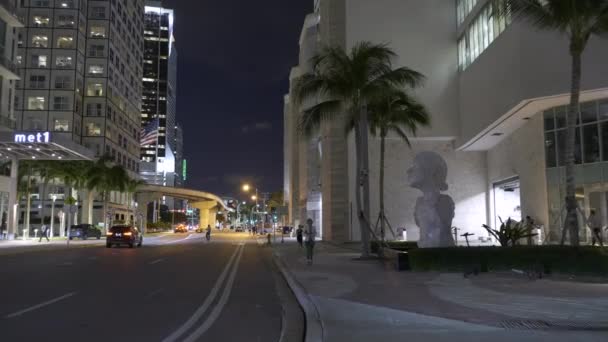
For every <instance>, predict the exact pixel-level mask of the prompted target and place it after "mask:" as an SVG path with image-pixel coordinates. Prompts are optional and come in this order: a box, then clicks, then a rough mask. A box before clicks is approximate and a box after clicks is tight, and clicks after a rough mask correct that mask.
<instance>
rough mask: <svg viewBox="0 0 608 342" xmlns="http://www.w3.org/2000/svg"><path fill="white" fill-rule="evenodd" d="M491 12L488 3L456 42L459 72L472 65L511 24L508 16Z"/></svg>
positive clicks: (491, 7) (491, 5)
mask: <svg viewBox="0 0 608 342" xmlns="http://www.w3.org/2000/svg"><path fill="white" fill-rule="evenodd" d="M493 12H494V10H493V4H492V3H489V4H488V5H486V6H485V7H484V8H483V9H482V10H481V11H480V12H479V15H478V16H477V17H476V18H475V19H473V20H472V21H471V24H470V25H469V26H468V27H467V29H466V30H465V32H464V34H463V35H462V37H460V39H459V40H458V65H459V67H460V70H464V69H466V68H467V67H468V66H469V65H471V64H473V62H474V61H475V60H476V59H477V57H479V56H480V55H481V53H482V52H483V51H484V50H485V49H487V48H488V46H490V44H491V43H492V42H493V41H494V40H495V39H496V38H497V37H498V36H499V35H500V34H501V33H503V32H504V30H505V29H506V28H507V26H508V25H509V24H510V23H511V17H510V16H506V17H505V16H497V15H494V13H493Z"/></svg>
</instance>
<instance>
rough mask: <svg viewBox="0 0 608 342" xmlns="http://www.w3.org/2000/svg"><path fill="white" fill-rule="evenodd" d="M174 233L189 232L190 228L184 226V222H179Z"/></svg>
mask: <svg viewBox="0 0 608 342" xmlns="http://www.w3.org/2000/svg"><path fill="white" fill-rule="evenodd" d="M173 232H174V233H187V232H188V228H186V226H184V225H183V224H178V225H177V226H176V227H175V229H174V230H173Z"/></svg>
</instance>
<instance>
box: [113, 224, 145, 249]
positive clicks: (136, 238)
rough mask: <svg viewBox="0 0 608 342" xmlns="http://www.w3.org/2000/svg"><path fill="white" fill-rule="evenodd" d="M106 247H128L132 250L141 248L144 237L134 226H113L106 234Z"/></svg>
mask: <svg viewBox="0 0 608 342" xmlns="http://www.w3.org/2000/svg"><path fill="white" fill-rule="evenodd" d="M106 235H107V238H106V247H107V248H112V246H114V245H116V246H120V245H127V246H129V247H130V248H133V247H135V246H137V247H141V245H142V244H143V242H144V237H143V235H142V233H141V232H140V231H139V229H137V228H135V227H133V226H113V227H112V228H110V231H109V232H108V233H107V234H106Z"/></svg>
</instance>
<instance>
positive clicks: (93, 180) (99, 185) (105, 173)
mask: <svg viewBox="0 0 608 342" xmlns="http://www.w3.org/2000/svg"><path fill="white" fill-rule="evenodd" d="M111 160H112V158H111V157H107V156H105V157H102V158H99V160H98V161H97V162H95V163H94V164H93V166H92V167H91V168H90V169H89V170H88V172H87V175H86V176H87V187H88V188H89V189H95V190H96V191H97V192H99V193H101V194H102V197H103V217H104V220H103V222H104V228H107V224H106V215H107V212H108V201H109V197H110V192H112V191H120V192H124V191H125V189H126V187H127V181H128V179H129V176H128V175H127V172H126V171H125V169H124V168H123V167H122V166H120V165H109V163H110V162H111Z"/></svg>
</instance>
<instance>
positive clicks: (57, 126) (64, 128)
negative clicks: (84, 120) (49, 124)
mask: <svg viewBox="0 0 608 342" xmlns="http://www.w3.org/2000/svg"><path fill="white" fill-rule="evenodd" d="M53 130H54V131H56V132H69V131H70V120H68V119H55V121H54V123H53Z"/></svg>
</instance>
